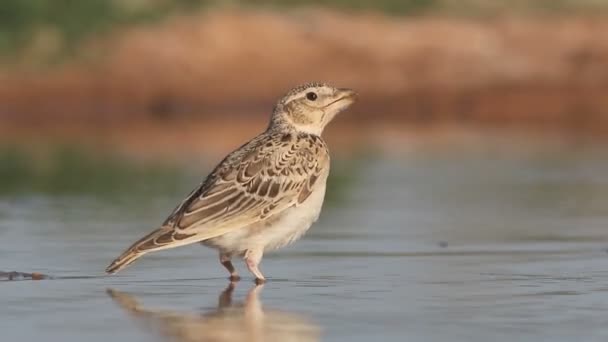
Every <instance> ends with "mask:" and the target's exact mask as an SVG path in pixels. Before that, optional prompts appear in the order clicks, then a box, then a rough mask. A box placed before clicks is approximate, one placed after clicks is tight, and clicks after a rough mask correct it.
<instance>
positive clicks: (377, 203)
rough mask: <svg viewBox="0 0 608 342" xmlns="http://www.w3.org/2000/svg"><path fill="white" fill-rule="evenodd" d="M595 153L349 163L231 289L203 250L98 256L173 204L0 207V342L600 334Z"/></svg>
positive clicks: (602, 193) (602, 231) (604, 298)
mask: <svg viewBox="0 0 608 342" xmlns="http://www.w3.org/2000/svg"><path fill="white" fill-rule="evenodd" d="M607 156H608V155H607V154H606V153H603V152H590V151H586V150H585V151H582V152H581V151H538V152H536V153H525V154H517V153H482V152H462V151H460V152H458V151H450V152H447V151H444V152H437V151H423V152H420V153H411V154H407V155H404V156H403V157H402V158H394V159H388V158H387V159H379V160H368V161H365V162H363V163H359V164H358V165H360V166H359V168H358V170H357V172H356V175H357V177H356V178H357V179H356V181H355V182H353V183H352V184H351V187H350V188H349V189H348V191H347V192H346V194H347V195H346V196H345V198H343V199H341V200H336V201H333V202H332V205H330V206H328V207H327V208H325V210H324V212H323V214H322V216H321V219H320V221H319V222H318V223H317V224H316V225H315V226H314V227H313V229H312V230H311V231H310V232H309V234H308V235H307V236H306V237H305V239H304V240H302V241H299V242H298V243H297V244H295V245H294V246H291V247H289V248H287V249H283V250H281V251H279V252H277V253H273V254H270V255H268V256H266V257H265V258H264V262H263V264H262V269H263V271H264V272H265V274H266V275H267V276H268V277H269V282H268V283H267V284H266V285H265V286H263V287H255V285H254V284H253V282H252V279H251V278H250V277H249V275H247V272H246V270H245V267H244V265H243V264H242V263H238V264H237V267H238V268H239V270H240V271H241V274H242V275H246V276H245V277H244V279H243V280H242V281H241V282H239V283H238V284H237V285H236V288H234V289H232V288H230V287H229V286H228V285H229V284H228V281H227V280H226V274H225V271H224V270H223V268H222V267H221V266H220V265H219V264H218V262H217V258H216V254H215V252H214V251H212V250H209V249H206V248H203V247H200V246H197V245H195V246H189V247H185V248H180V249H175V250H170V251H164V252H159V253H156V254H153V255H150V256H146V257H144V258H143V259H141V261H139V262H138V263H136V264H134V265H133V266H132V267H130V268H128V269H127V270H125V271H124V272H123V273H120V274H118V275H116V276H105V275H103V274H102V270H103V269H104V268H105V266H106V265H107V264H108V263H109V262H110V261H111V260H112V259H113V258H114V257H115V256H116V255H117V254H118V253H120V252H121V251H122V249H123V248H125V247H126V246H127V245H128V244H129V243H131V242H132V241H133V240H134V239H136V238H138V237H139V236H140V235H142V234H143V233H145V232H147V231H148V230H149V229H151V228H152V227H154V225H155V224H157V223H158V222H159V221H162V219H164V217H165V215H166V214H167V213H168V211H170V210H171V209H172V208H173V206H174V204H175V203H176V202H178V201H179V197H178V196H167V197H164V198H155V199H142V198H137V199H133V200H128V199H127V200H125V199H122V200H117V201H114V202H111V201H108V200H107V199H105V200H100V201H98V200H94V199H90V198H82V197H77V196H76V197H65V196H64V197H50V196H38V197H36V196H20V197H4V198H3V199H1V200H0V238H1V240H2V242H3V244H2V248H1V249H0V271H13V270H17V271H23V272H40V273H44V274H47V275H50V276H51V277H53V279H48V280H40V281H3V282H0V291H1V295H0V329H1V330H0V331H2V336H3V338H2V339H3V340H7V341H10V340H26V341H28V340H39V339H44V340H47V341H49V340H50V341H82V340H84V339H86V340H87V341H89V342H92V341H104V342H106V341H108V340H114V341H125V340H129V341H150V340H152V341H163V340H174V341H200V340H226V341H232V340H239V341H242V340H245V338H248V339H251V340H258V341H316V340H323V341H367V340H370V339H379V340H383V341H390V340H395V341H402V340H410V341H445V340H447V339H449V340H451V341H454V340H456V341H488V340H492V341H513V340H517V341H549V340H550V341H572V340H574V339H578V340H580V341H605V340H606V339H607V338H608V325H607V324H606V323H608V319H607V318H606V315H605V312H606V310H607V309H608V267H607V266H608V262H607V261H608V259H607V258H608V253H607V250H606V248H608V234H607V232H608V231H607V229H608V228H607V227H608V158H606V157H607Z"/></svg>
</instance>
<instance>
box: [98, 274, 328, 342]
mask: <svg viewBox="0 0 608 342" xmlns="http://www.w3.org/2000/svg"><path fill="white" fill-rule="evenodd" d="M234 288H235V284H234V283H230V285H228V287H227V288H226V289H225V290H224V291H222V293H221V294H220V296H219V300H218V301H219V303H218V307H217V308H216V309H213V310H211V311H209V312H206V313H203V314H201V315H197V314H192V313H180V312H172V311H166V310H151V309H148V308H145V307H143V306H141V305H140V303H139V302H138V301H137V300H136V299H135V298H134V297H133V296H131V295H129V294H126V293H123V292H119V291H116V290H113V289H108V290H107V293H108V294H109V295H110V297H112V299H114V301H115V302H116V303H118V305H119V306H120V307H122V308H123V309H124V310H125V311H127V312H128V313H129V314H130V315H132V316H134V317H136V318H138V319H140V320H143V321H144V322H145V323H146V324H150V325H151V326H153V327H154V329H157V330H159V332H160V333H161V334H162V335H164V336H166V337H167V338H168V339H170V340H172V341H286V342H290V341H294V342H299V341H319V328H318V327H317V326H316V325H314V324H312V323H311V322H310V321H308V320H307V319H305V318H303V317H301V316H298V315H295V314H292V313H287V312H282V311H278V310H272V309H269V310H266V309H264V308H263V307H262V303H261V302H260V299H259V294H260V292H261V290H262V288H263V285H256V286H254V287H253V288H251V290H249V292H248V293H247V296H246V297H245V300H244V302H242V303H233V300H232V295H233V292H234Z"/></svg>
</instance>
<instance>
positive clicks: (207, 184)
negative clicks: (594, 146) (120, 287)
mask: <svg viewBox="0 0 608 342" xmlns="http://www.w3.org/2000/svg"><path fill="white" fill-rule="evenodd" d="M313 94H314V95H313ZM353 97H354V93H353V92H352V91H351V90H346V89H336V88H333V87H330V86H328V85H325V84H321V83H311V84H307V85H303V86H300V87H297V88H295V89H293V90H292V91H290V92H289V93H287V95H285V97H283V98H282V99H281V100H280V101H279V102H278V103H277V105H276V107H275V110H274V112H273V115H272V118H271V122H270V125H269V127H268V129H267V130H266V131H265V132H263V133H262V134H260V135H258V136H257V137H255V138H253V139H252V140H251V141H249V142H248V143H246V144H244V145H243V146H241V147H240V148H238V149H237V150H235V151H234V152H232V153H230V154H229V155H228V156H227V157H226V158H224V160H222V162H220V164H219V165H218V166H217V167H216V168H215V169H214V170H213V171H212V172H211V174H210V175H209V176H208V177H207V178H206V179H205V180H204V182H203V183H202V184H201V185H200V186H199V187H198V188H196V189H195V190H194V191H193V192H192V193H191V194H190V195H189V196H188V197H187V198H186V199H185V200H184V201H183V202H182V203H181V204H180V205H179V206H177V207H176V208H175V209H174V210H173V212H172V213H171V215H169V217H168V218H167V219H166V220H165V222H163V224H162V225H161V227H160V228H159V229H157V230H155V231H153V232H152V233H150V234H148V235H146V236H145V237H143V238H142V239H140V240H138V241H137V242H136V243H134V244H133V245H132V246H131V247H130V248H129V249H127V251H126V252H125V253H123V254H122V255H121V256H120V257H119V258H117V259H116V260H115V261H114V262H113V263H112V264H111V265H110V266H108V268H107V269H106V271H107V272H108V273H115V272H117V271H119V270H121V269H122V268H124V267H126V266H127V265H129V264H130V263H132V262H133V261H135V260H136V259H137V258H139V257H140V256H142V255H144V254H145V253H148V252H150V251H155V250H161V249H167V248H173V247H177V246H182V245H186V244H190V243H194V242H201V243H203V244H205V245H208V246H211V247H215V248H217V249H219V250H220V260H221V262H222V264H223V265H224V266H225V267H226V268H227V269H228V270H229V271H230V273H231V277H233V278H236V277H238V276H237V275H236V271H235V270H234V267H233V266H232V264H231V262H230V258H231V257H232V256H233V255H243V256H244V257H245V259H246V261H247V266H248V267H249V269H250V271H251V272H252V273H253V274H254V275H255V276H256V278H257V279H260V280H263V279H264V278H263V276H262V274H261V272H259V270H258V269H257V264H258V263H259V261H260V260H261V257H262V254H263V252H264V251H265V250H268V249H274V248H278V247H281V246H283V245H285V244H288V243H290V242H292V241H294V240H296V239H297V238H299V237H300V236H301V235H302V234H303V233H304V232H305V231H306V230H307V229H308V227H310V225H311V224H312V223H313V222H314V221H315V220H316V218H317V217H318V213H319V211H320V208H321V204H322V202H323V195H324V193H325V181H326V179H327V175H328V174H329V151H328V149H327V146H326V144H325V142H324V141H323V139H322V138H321V137H320V134H321V132H322V130H323V128H324V127H325V125H326V124H327V123H329V121H331V119H332V118H333V117H334V116H335V115H336V114H337V113H338V112H340V111H341V110H343V109H345V108H346V107H348V106H349V105H350V104H351V103H352V102H353ZM315 193H317V194H318V195H316V196H313V194H315ZM282 226H285V227H282Z"/></svg>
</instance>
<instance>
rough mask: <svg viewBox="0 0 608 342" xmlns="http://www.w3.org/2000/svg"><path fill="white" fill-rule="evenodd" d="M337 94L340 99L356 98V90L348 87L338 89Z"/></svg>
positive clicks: (352, 99)
mask: <svg viewBox="0 0 608 342" xmlns="http://www.w3.org/2000/svg"><path fill="white" fill-rule="evenodd" d="M337 95H338V98H339V99H340V100H345V99H349V100H351V101H354V100H355V99H356V98H357V92H356V91H354V90H352V89H348V88H340V89H338V94H337Z"/></svg>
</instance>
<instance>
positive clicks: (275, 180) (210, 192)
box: [165, 135, 329, 241]
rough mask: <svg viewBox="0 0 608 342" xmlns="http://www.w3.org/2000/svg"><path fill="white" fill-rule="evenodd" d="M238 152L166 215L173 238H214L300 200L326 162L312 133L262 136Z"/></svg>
mask: <svg viewBox="0 0 608 342" xmlns="http://www.w3.org/2000/svg"><path fill="white" fill-rule="evenodd" d="M238 152H239V151H237V152H235V153H237V154H236V157H235V156H232V157H231V156H228V157H227V158H226V159H225V160H224V161H223V162H222V163H221V164H220V165H219V166H218V167H217V168H216V169H215V171H214V172H213V173H212V174H211V175H210V176H209V178H208V179H207V180H206V181H205V182H204V183H203V184H202V185H201V187H200V188H199V189H197V190H195V191H194V192H193V193H192V194H191V195H190V196H189V198H188V199H186V201H184V203H182V205H180V206H179V207H178V208H176V210H175V211H174V213H173V214H172V215H171V216H170V217H169V219H168V220H167V222H166V224H169V225H172V227H173V234H172V237H171V238H172V239H173V240H174V241H176V240H183V239H189V240H190V239H191V238H192V239H196V240H198V241H202V240H206V239H210V238H214V237H217V236H220V235H222V234H225V233H227V232H229V231H231V230H234V229H238V228H241V227H244V226H248V225H250V224H252V223H255V222H258V221H261V220H264V219H266V218H268V217H270V216H273V215H276V214H277V213H280V212H282V211H283V210H285V209H287V208H289V207H291V206H294V205H299V204H300V203H302V202H303V201H304V200H306V198H308V196H309V195H310V193H311V192H312V191H313V187H314V185H315V182H316V181H317V179H318V178H319V177H320V176H321V175H322V174H323V173H324V172H327V171H328V170H327V168H328V167H329V154H328V151H327V148H326V146H325V143H324V142H323V141H322V140H321V138H319V137H316V136H314V137H312V138H311V137H307V138H301V137H295V138H294V137H292V136H291V135H283V136H282V137H281V136H280V137H275V138H274V139H273V138H268V139H262V140H260V141H258V142H257V143H256V144H254V146H249V148H247V149H246V151H245V153H238ZM241 152H242V151H241ZM165 238H167V236H166V235H165Z"/></svg>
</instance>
